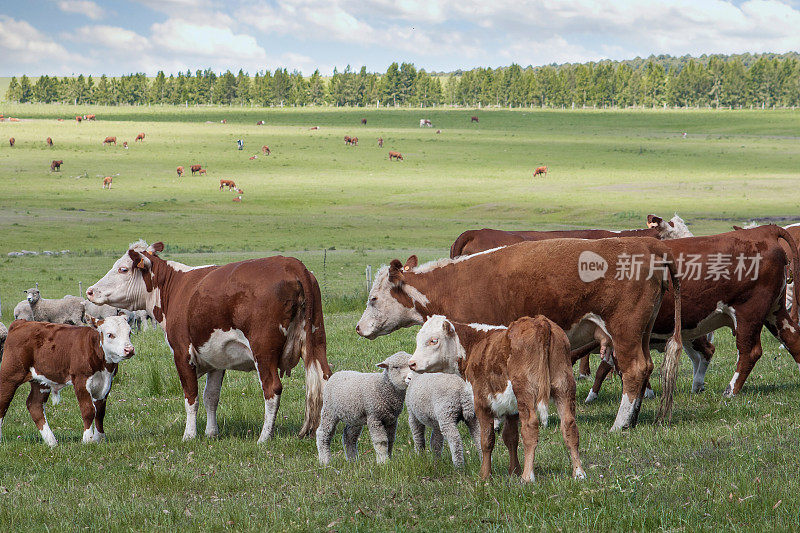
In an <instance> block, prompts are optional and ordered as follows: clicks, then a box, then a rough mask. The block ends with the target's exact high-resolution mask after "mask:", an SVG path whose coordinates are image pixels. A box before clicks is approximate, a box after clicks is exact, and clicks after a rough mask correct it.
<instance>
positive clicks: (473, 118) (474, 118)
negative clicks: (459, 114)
mask: <svg viewBox="0 0 800 533" xmlns="http://www.w3.org/2000/svg"><path fill="white" fill-rule="evenodd" d="M469 121H470V123H472V122H478V117H470V119H469Z"/></svg>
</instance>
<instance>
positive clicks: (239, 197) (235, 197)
mask: <svg viewBox="0 0 800 533" xmlns="http://www.w3.org/2000/svg"><path fill="white" fill-rule="evenodd" d="M233 201H234V202H241V201H242V195H241V194H240V195H239V196H234V197H233Z"/></svg>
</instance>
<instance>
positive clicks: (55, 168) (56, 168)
mask: <svg viewBox="0 0 800 533" xmlns="http://www.w3.org/2000/svg"><path fill="white" fill-rule="evenodd" d="M63 164H64V160H63V159H59V160H58V161H56V160H55V159H54V160H53V162H52V163H50V172H61V165H63Z"/></svg>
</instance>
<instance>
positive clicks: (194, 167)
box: [189, 165, 203, 176]
mask: <svg viewBox="0 0 800 533" xmlns="http://www.w3.org/2000/svg"><path fill="white" fill-rule="evenodd" d="M202 169H203V167H202V165H192V166H191V167H190V169H189V170H191V171H192V176H194V175H195V173H197V172H200V171H201V170H202Z"/></svg>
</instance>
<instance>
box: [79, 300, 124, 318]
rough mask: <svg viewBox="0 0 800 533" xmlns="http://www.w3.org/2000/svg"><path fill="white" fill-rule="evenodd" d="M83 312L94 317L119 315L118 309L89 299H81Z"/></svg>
mask: <svg viewBox="0 0 800 533" xmlns="http://www.w3.org/2000/svg"><path fill="white" fill-rule="evenodd" d="M83 309H84V312H85V313H86V314H87V315H89V316H93V317H95V318H108V317H110V316H117V315H119V309H117V308H116V307H114V306H111V305H97V304H95V303H92V302H90V301H89V300H83Z"/></svg>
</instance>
